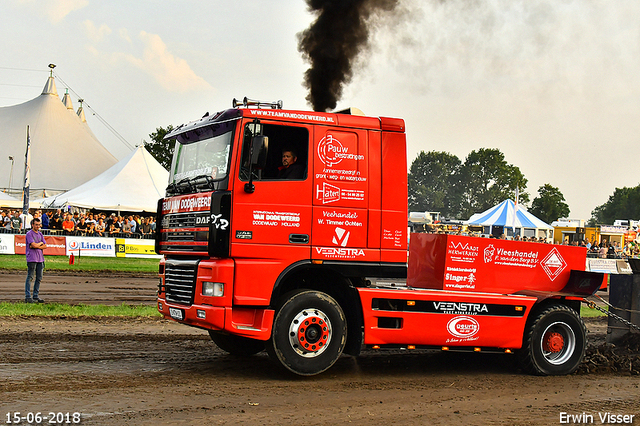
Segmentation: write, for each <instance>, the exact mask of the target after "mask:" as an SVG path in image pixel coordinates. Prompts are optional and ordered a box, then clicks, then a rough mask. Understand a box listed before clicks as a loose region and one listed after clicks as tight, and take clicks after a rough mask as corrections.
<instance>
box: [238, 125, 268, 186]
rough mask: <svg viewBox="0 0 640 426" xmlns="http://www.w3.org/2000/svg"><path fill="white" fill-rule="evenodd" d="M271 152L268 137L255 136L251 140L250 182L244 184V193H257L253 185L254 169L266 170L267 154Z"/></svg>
mask: <svg viewBox="0 0 640 426" xmlns="http://www.w3.org/2000/svg"><path fill="white" fill-rule="evenodd" d="M268 151H269V138H268V137H267V136H262V135H258V136H254V137H253V138H251V151H250V156H251V161H250V162H249V182H247V183H245V184H244V192H246V193H248V194H252V193H253V191H255V189H256V188H255V185H254V184H253V172H252V170H253V167H254V166H255V167H256V168H258V169H264V168H265V166H266V165H267V152H268Z"/></svg>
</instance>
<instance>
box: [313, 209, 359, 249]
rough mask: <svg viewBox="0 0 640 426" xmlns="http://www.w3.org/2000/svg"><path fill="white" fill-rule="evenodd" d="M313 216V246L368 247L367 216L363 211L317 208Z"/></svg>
mask: <svg viewBox="0 0 640 426" xmlns="http://www.w3.org/2000/svg"><path fill="white" fill-rule="evenodd" d="M313 216H314V233H313V240H312V244H313V245H314V246H329V247H331V246H335V247H345V248H346V247H350V248H357V247H360V248H364V247H366V245H367V223H366V214H365V213H363V211H360V210H357V209H347V208H343V209H340V208H329V207H317V208H315V209H314V211H313ZM363 216H364V217H363Z"/></svg>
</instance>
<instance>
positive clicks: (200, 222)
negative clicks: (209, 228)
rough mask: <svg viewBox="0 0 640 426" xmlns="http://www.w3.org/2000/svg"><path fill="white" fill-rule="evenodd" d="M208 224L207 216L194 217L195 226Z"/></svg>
mask: <svg viewBox="0 0 640 426" xmlns="http://www.w3.org/2000/svg"><path fill="white" fill-rule="evenodd" d="M209 222H210V218H209V216H196V225H208V224H209Z"/></svg>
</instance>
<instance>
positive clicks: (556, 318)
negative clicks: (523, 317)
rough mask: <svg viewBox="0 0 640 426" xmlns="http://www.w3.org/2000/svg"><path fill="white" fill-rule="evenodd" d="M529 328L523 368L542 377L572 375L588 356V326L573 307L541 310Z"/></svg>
mask: <svg viewBox="0 0 640 426" xmlns="http://www.w3.org/2000/svg"><path fill="white" fill-rule="evenodd" d="M527 324H528V328H527V329H526V330H525V336H524V339H523V345H522V349H521V350H520V351H518V361H519V363H520V367H521V368H522V369H523V370H525V371H527V372H528V373H531V374H535V375H539V376H557V375H564V374H571V373H573V372H574V371H576V369H577V368H578V366H579V365H580V363H581V362H582V359H583V358H584V353H585V349H586V346H587V328H586V327H585V325H584V322H583V321H582V318H580V316H579V315H578V314H577V313H576V311H574V310H573V309H571V308H569V307H567V306H564V305H553V306H550V307H548V308H546V309H545V310H543V311H542V312H540V313H539V314H538V315H537V316H536V317H534V319H533V320H532V321H531V322H528V323H527Z"/></svg>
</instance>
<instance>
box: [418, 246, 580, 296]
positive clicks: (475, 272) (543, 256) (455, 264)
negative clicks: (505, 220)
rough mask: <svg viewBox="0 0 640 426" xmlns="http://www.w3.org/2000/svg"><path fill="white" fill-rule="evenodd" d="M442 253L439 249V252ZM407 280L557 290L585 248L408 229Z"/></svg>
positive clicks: (451, 286) (439, 285)
mask: <svg viewBox="0 0 640 426" xmlns="http://www.w3.org/2000/svg"><path fill="white" fill-rule="evenodd" d="M443 253H444V254H443ZM409 258H410V260H409V270H408V277H407V282H408V284H409V285H411V286H415V287H420V288H434V289H443V290H463V291H487V292H501V293H506V294H509V293H515V292H519V291H522V290H539V291H560V290H561V289H562V288H563V287H564V285H565V284H566V283H567V281H568V279H569V275H570V271H571V270H572V269H575V270H584V269H585V259H586V249H585V248H582V247H572V246H558V245H553V244H543V243H533V242H522V241H509V240H498V239H489V238H477V237H466V236H459V235H446V234H412V235H411V241H410V249H409Z"/></svg>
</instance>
